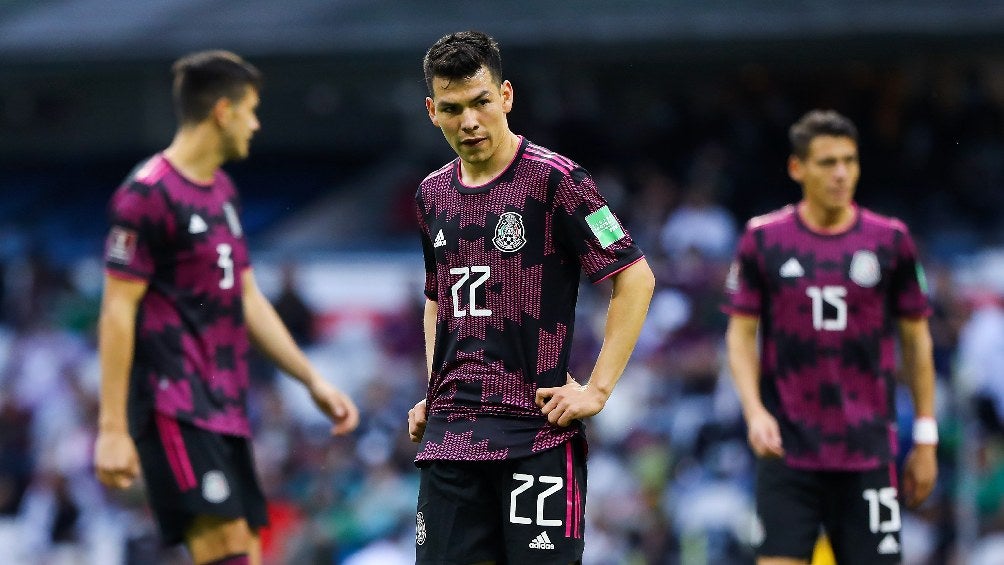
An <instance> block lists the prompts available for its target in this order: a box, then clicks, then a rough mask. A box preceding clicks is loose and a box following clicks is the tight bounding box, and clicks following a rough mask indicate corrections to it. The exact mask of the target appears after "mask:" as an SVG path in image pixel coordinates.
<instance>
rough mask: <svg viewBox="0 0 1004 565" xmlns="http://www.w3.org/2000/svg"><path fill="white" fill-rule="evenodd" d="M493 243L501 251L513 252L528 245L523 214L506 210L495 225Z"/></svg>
mask: <svg viewBox="0 0 1004 565" xmlns="http://www.w3.org/2000/svg"><path fill="white" fill-rule="evenodd" d="M492 243H494V244H495V247H497V248H498V250H499V251H504V252H506V253H512V252H513V251H519V250H520V248H522V247H523V246H524V245H526V229H524V228H523V216H520V215H519V214H517V213H516V212H505V213H503V214H502V215H501V216H499V223H498V225H497V226H495V237H493V238H492Z"/></svg>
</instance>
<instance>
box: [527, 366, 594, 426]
mask: <svg viewBox="0 0 1004 565" xmlns="http://www.w3.org/2000/svg"><path fill="white" fill-rule="evenodd" d="M568 380H570V381H571V382H567V383H566V384H564V385H562V386H556V387H550V388H539V389H537V397H536V402H537V406H539V407H540V411H541V412H543V413H544V415H545V416H547V421H548V422H550V423H552V424H554V425H557V426H562V427H564V426H567V425H569V424H571V423H572V421H574V420H578V419H580V418H588V417H589V416H593V415H595V414H597V413H599V411H600V410H603V406H604V405H606V403H607V395H605V394H603V393H602V392H600V391H599V390H597V389H596V388H594V387H591V386H589V385H588V384H585V385H580V384H579V383H577V382H575V379H572V377H571V375H569V376H568Z"/></svg>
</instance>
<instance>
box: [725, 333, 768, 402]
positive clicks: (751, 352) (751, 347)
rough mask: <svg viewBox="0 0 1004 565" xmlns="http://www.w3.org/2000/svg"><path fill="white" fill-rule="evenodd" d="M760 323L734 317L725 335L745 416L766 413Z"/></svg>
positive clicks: (731, 367) (731, 368) (730, 363)
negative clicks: (762, 385) (760, 355)
mask: <svg viewBox="0 0 1004 565" xmlns="http://www.w3.org/2000/svg"><path fill="white" fill-rule="evenodd" d="M756 332H757V321H756V319H753V318H751V319H746V318H737V317H733V318H731V319H730V320H729V327H728V330H727V331H726V334H725V343H726V349H727V351H728V358H729V369H730V372H731V373H732V381H733V383H735V387H736V393H737V394H738V396H739V402H740V403H741V405H742V409H743V414H744V415H745V416H746V418H747V419H748V418H749V416H750V415H751V414H753V413H755V412H757V411H759V410H763V409H764V407H763V402H762V401H761V399H760V358H759V351H758V350H757V340H756Z"/></svg>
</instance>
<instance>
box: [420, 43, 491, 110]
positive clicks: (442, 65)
mask: <svg viewBox="0 0 1004 565" xmlns="http://www.w3.org/2000/svg"><path fill="white" fill-rule="evenodd" d="M482 66H484V67H487V68H488V71H489V72H490V73H491V75H492V78H493V79H495V82H496V84H502V55H501V53H500V52H499V44H498V42H496V41H495V40H494V39H493V38H492V37H491V36H490V35H488V34H486V33H483V32H480V31H460V32H457V33H451V34H449V35H444V36H443V37H440V38H439V40H437V41H436V42H435V43H433V44H432V47H429V50H428V51H426V52H425V58H424V59H423V60H422V69H423V70H424V71H425V86H426V87H427V88H428V89H429V96H432V95H433V89H432V79H433V78H435V77H444V78H448V79H465V78H470V77H472V76H474V73H476V72H478V69H480V68H481V67H482Z"/></svg>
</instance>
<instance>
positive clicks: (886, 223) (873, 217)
mask: <svg viewBox="0 0 1004 565" xmlns="http://www.w3.org/2000/svg"><path fill="white" fill-rule="evenodd" d="M860 210H861V222H862V223H865V224H872V225H877V226H879V227H881V228H885V229H890V230H893V231H897V232H903V233H906V232H908V231H909V229H908V228H907V227H906V224H905V223H904V222H903V221H902V220H900V219H899V218H894V217H891V216H883V215H882V214H879V213H877V212H873V211H871V210H868V209H866V208H861V209H860Z"/></svg>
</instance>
